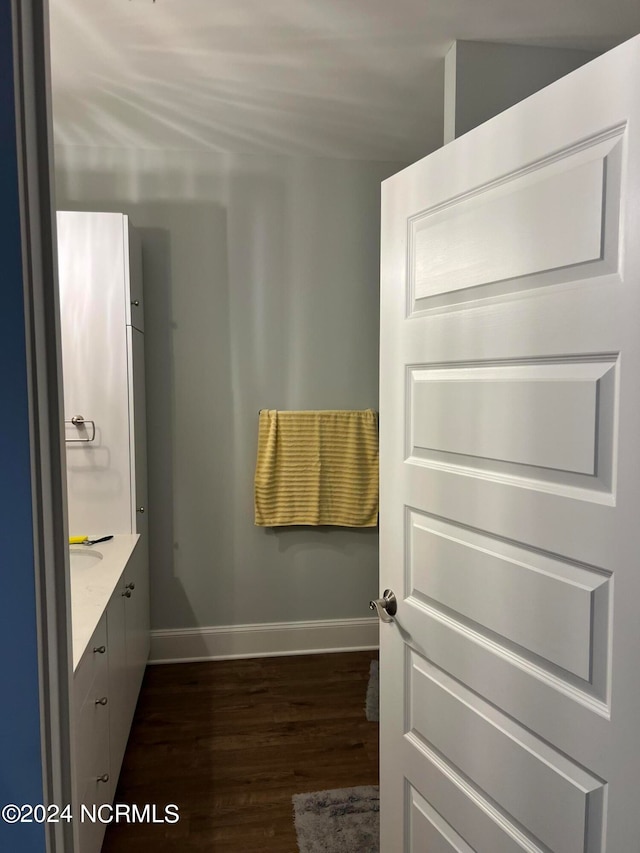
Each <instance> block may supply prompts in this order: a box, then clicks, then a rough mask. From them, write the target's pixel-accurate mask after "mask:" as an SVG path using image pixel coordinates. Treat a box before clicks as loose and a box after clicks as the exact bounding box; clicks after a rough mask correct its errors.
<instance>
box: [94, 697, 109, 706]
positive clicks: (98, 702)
mask: <svg viewBox="0 0 640 853" xmlns="http://www.w3.org/2000/svg"><path fill="white" fill-rule="evenodd" d="M108 701H109V700H108V699H107V697H106V696H102V698H100V699H96V705H106V704H107V702H108Z"/></svg>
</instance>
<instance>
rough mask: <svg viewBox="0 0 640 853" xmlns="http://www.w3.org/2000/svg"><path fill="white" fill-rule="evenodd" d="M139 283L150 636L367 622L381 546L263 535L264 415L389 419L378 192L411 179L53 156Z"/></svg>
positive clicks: (311, 168)
mask: <svg viewBox="0 0 640 853" xmlns="http://www.w3.org/2000/svg"><path fill="white" fill-rule="evenodd" d="M56 163H57V177H56V180H57V195H58V198H57V206H58V208H59V209H76V210H120V211H123V212H125V213H128V214H130V216H131V219H132V221H133V223H134V224H135V225H136V226H138V228H139V229H140V231H141V236H142V245H143V261H144V271H145V304H146V316H145V323H146V335H145V345H146V359H147V368H146V371H147V418H148V424H147V429H148V438H149V442H148V444H149V492H150V495H149V510H150V553H151V570H152V623H153V627H154V628H182V627H198V626H210V625H211V626H212V625H239V624H252V623H260V622H286V621H298V620H307V619H331V618H351V617H358V616H365V615H369V612H368V609H367V603H368V600H369V598H371V597H375V595H377V592H378V541H377V532H376V531H375V530H361V531H352V530H341V529H318V530H314V529H310V528H306V529H287V528H281V529H278V530H264V529H261V528H256V527H255V526H254V524H253V471H254V465H255V451H256V440H257V420H258V410H259V409H260V408H275V409H324V408H349V409H359V408H366V407H369V406H371V407H373V408H376V409H377V406H378V325H379V315H378V256H379V185H380V181H381V180H383V179H384V178H386V177H387V176H388V175H390V174H392V173H393V172H395V171H397V170H398V169H400V168H402V166H404V165H405V164H395V163H380V162H358V161H349V160H321V159H294V158H285V157H276V156H273V157H246V156H238V155H232V154H215V153H212V154H209V153H202V152H199V153H198V152H185V151H164V152H163V151H141V150H133V149H132V150H123V149H97V148H82V147H73V148H71V147H69V148H58V149H57V150H56Z"/></svg>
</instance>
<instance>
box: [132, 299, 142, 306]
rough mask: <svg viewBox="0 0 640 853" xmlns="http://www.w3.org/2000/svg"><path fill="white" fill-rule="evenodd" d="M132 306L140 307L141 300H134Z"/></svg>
mask: <svg viewBox="0 0 640 853" xmlns="http://www.w3.org/2000/svg"><path fill="white" fill-rule="evenodd" d="M131 304H132V305H135V307H136V308H137V307H138V306H139V305H140V300H139V299H134V300H133V302H132V303H131Z"/></svg>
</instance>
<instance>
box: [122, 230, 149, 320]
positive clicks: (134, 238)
mask: <svg viewBox="0 0 640 853" xmlns="http://www.w3.org/2000/svg"><path fill="white" fill-rule="evenodd" d="M123 238H124V247H125V249H124V257H125V270H124V271H125V282H126V291H125V298H126V311H127V325H128V326H135V328H136V329H139V330H140V331H141V332H144V294H143V290H142V249H141V245H140V235H139V234H138V232H137V231H136V229H135V228H134V227H133V226H132V225H131V223H130V222H129V217H128V216H123Z"/></svg>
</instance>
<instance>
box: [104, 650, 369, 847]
mask: <svg viewBox="0 0 640 853" xmlns="http://www.w3.org/2000/svg"><path fill="white" fill-rule="evenodd" d="M375 657H376V653H375V652H349V653H347V654H327V655H304V656H295V657H277V658H252V659H250V660H237V661H217V662H213V663H189V664H171V665H166V666H152V667H148V668H147V672H146V675H145V679H144V683H143V686H142V692H141V694H140V701H139V703H138V708H137V710H136V715H135V719H134V723H133V728H132V730H131V736H130V738H129V745H128V747H127V753H126V755H125V759H124V765H123V768H122V772H121V775H120V782H119V784H118V790H117V792H116V798H115V802H116V803H129V804H134V803H135V804H137V805H138V806H139V807H142V806H143V805H144V804H146V803H151V804H156V805H157V812H156V813H157V816H158V817H162V816H163V814H164V807H165V805H166V804H168V803H175V804H176V805H177V806H178V807H179V810H180V821H179V822H178V823H175V824H172V825H170V824H163V823H156V824H153V823H143V824H129V825H127V824H119V825H116V824H111V825H110V826H109V827H108V829H107V833H106V836H105V842H104V846H103V853H139V851H144V853H169V851H171V853H174V851H175V853H190V851H205V850H206V851H209V853H296V851H297V845H296V838H295V831H294V828H293V816H292V806H291V796H292V795H293V794H296V793H302V792H305V791H318V790H323V789H326V788H343V787H349V786H352V785H375V784H377V783H378V725H377V724H376V723H369V722H367V720H366V718H365V713H364V703H365V695H366V688H367V681H368V677H369V665H370V661H371V660H372V659H374V658H375Z"/></svg>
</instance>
